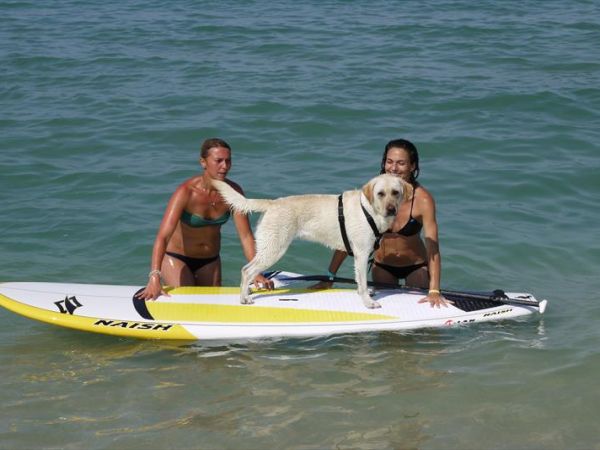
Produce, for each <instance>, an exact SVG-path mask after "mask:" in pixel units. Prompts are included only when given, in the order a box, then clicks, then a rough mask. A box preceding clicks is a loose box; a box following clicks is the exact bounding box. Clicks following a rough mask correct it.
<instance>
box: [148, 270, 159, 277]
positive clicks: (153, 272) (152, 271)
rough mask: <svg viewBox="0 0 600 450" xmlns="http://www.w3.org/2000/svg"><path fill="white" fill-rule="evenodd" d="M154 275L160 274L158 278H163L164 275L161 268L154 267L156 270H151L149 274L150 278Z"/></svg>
mask: <svg viewBox="0 0 600 450" xmlns="http://www.w3.org/2000/svg"><path fill="white" fill-rule="evenodd" d="M154 275H158V278H161V276H162V274H161V273H160V270H158V269H154V270H151V271H150V273H149V274H148V278H152V277H153V276H154Z"/></svg>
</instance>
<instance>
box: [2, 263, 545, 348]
mask: <svg viewBox="0 0 600 450" xmlns="http://www.w3.org/2000/svg"><path fill="white" fill-rule="evenodd" d="M298 276H299V275H298V274H295V273H290V272H279V273H277V275H276V276H275V277H273V280H274V283H275V287H276V289H275V290H274V291H265V290H261V291H256V292H255V293H254V294H253V295H252V298H253V300H254V304H253V305H241V304H240V296H239V288H232V287H181V288H175V289H172V290H170V291H169V294H170V295H169V296H161V297H159V298H158V299H157V300H155V301H147V302H145V301H142V300H139V299H136V298H134V294H135V293H136V292H137V291H139V290H140V287H139V286H112V285H96V284H68V283H26V282H10V283H1V284H0V305H2V306H3V307H5V308H6V309H8V310H11V311H13V312H15V313H17V314H20V315H23V316H25V317H28V318H31V319H36V320H40V321H42V322H47V323H51V324H54V325H60V326H63V327H68V328H74V329H78V330H83V331H92V332H97V333H104V334H110V335H115V336H125V337H135V338H146V339H168V340H238V339H242V340H243V339H261V338H274V337H309V336H324V335H331V334H339V333H361V332H371V331H384V330H388V331H389V330H410V329H417V328H428V327H448V326H454V325H462V324H470V323H476V322H485V321H497V320H504V319H510V318H515V317H519V316H526V315H530V314H538V313H543V312H544V309H545V307H546V303H547V302H546V301H545V300H543V301H542V302H539V306H535V305H533V306H529V305H516V304H506V303H498V302H495V301H491V300H486V299H485V298H484V299H477V298H475V299H469V298H461V299H456V300H455V304H454V305H451V306H448V307H447V308H444V307H441V308H432V307H431V306H430V305H429V304H428V303H419V300H420V299H422V298H423V296H424V295H423V293H422V292H418V291H410V290H400V289H390V290H385V289H384V290H377V291H376V292H375V294H374V298H375V299H376V300H377V301H378V302H379V303H380V304H381V308H378V309H368V308H366V307H365V306H364V305H363V303H362V301H361V299H360V297H359V296H358V295H357V293H356V290H355V289H328V290H321V291H314V290H308V289H306V288H307V287H308V286H309V285H310V284H314V281H313V282H306V281H294V280H290V279H289V278H295V277H298ZM507 296H508V297H509V298H514V299H524V300H525V301H531V302H532V303H534V304H535V303H536V302H537V301H536V299H535V298H534V297H533V296H532V295H531V294H526V293H507Z"/></svg>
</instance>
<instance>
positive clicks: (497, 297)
mask: <svg viewBox="0 0 600 450" xmlns="http://www.w3.org/2000/svg"><path fill="white" fill-rule="evenodd" d="M281 280H283V281H327V282H331V283H350V284H356V281H355V280H354V278H342V277H334V278H333V279H331V278H330V277H329V276H327V275H301V276H298V277H285V278H281ZM368 285H369V286H372V287H375V288H382V289H410V290H416V291H419V292H423V295H427V290H425V289H422V288H415V287H411V286H406V285H397V284H391V283H375V282H373V281H369V282H368ZM440 293H441V294H442V295H445V296H448V297H459V298H467V299H472V300H487V301H493V302H498V303H504V304H507V305H522V306H534V307H539V306H540V303H539V302H538V301H536V300H530V299H526V298H509V297H507V296H506V294H504V291H500V290H498V293H497V294H496V293H494V294H492V295H487V294H474V293H471V292H461V291H450V290H445V289H442V290H440Z"/></svg>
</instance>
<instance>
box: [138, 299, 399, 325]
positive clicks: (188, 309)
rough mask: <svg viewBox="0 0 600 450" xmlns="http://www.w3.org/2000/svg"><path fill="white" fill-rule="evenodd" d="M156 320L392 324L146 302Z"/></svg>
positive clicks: (332, 314) (329, 314)
mask: <svg viewBox="0 0 600 450" xmlns="http://www.w3.org/2000/svg"><path fill="white" fill-rule="evenodd" d="M146 306H147V308H148V311H150V314H152V317H154V318H155V319H156V320H164V321H181V322H184V321H185V322H188V323H191V322H203V323H208V322H210V323H254V324H255V323H339V322H359V321H360V322H364V321H372V320H391V319H396V317H393V316H388V315H384V314H374V313H368V312H364V313H359V312H345V311H331V310H318V309H301V308H278V307H274V306H259V305H215V304H198V303H196V304H191V303H169V302H146Z"/></svg>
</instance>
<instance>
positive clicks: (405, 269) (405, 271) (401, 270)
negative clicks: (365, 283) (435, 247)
mask: <svg viewBox="0 0 600 450" xmlns="http://www.w3.org/2000/svg"><path fill="white" fill-rule="evenodd" d="M373 264H375V265H376V266H377V267H381V268H382V269H383V270H385V271H387V272H389V273H390V274H391V275H393V276H395V277H396V278H406V277H407V276H409V275H410V274H411V273H413V272H414V271H415V270H417V269H420V268H421V267H427V263H426V262H422V263H419V264H413V265H412V266H402V267H398V266H388V265H387V264H381V263H378V262H374V263H373Z"/></svg>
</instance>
